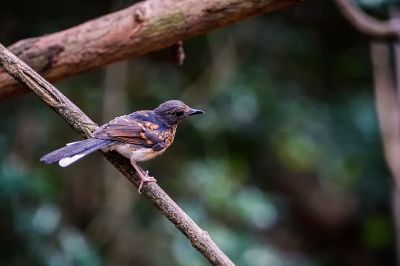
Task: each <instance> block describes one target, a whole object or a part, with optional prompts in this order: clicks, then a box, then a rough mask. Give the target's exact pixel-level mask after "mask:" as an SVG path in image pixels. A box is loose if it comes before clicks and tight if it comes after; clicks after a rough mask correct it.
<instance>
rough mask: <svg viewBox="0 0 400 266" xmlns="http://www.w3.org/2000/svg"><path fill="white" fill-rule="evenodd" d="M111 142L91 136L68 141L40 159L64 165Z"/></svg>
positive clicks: (111, 141) (48, 162)
mask: <svg viewBox="0 0 400 266" xmlns="http://www.w3.org/2000/svg"><path fill="white" fill-rule="evenodd" d="M113 142H114V141H113V140H107V139H95V138H91V139H85V140H81V141H77V142H72V143H68V144H67V145H66V146H65V147H62V148H60V149H58V150H55V151H52V152H50V153H49V154H47V155H45V156H43V157H42V158H41V159H40V161H42V162H44V163H46V164H50V163H55V162H58V164H59V165H60V166H62V167H66V166H68V165H70V164H71V163H73V162H75V161H77V160H79V159H80V158H82V157H83V156H85V155H88V154H89V153H92V152H94V151H97V150H99V149H102V148H104V147H106V146H108V145H110V144H111V143H113Z"/></svg>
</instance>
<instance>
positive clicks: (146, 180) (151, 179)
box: [138, 171, 157, 194]
mask: <svg viewBox="0 0 400 266" xmlns="http://www.w3.org/2000/svg"><path fill="white" fill-rule="evenodd" d="M139 177H140V184H139V188H138V192H139V194H142V192H141V190H142V187H143V185H144V183H149V182H154V183H157V179H155V178H154V177H152V176H149V171H145V172H144V174H143V173H141V174H139Z"/></svg>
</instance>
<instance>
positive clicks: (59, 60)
mask: <svg viewBox="0 0 400 266" xmlns="http://www.w3.org/2000/svg"><path fill="white" fill-rule="evenodd" d="M300 1H301V0H246V1H245V0H213V1H198V0H180V1H175V0H147V1H143V2H139V3H137V4H135V5H132V6H131V7H129V8H126V9H124V10H121V11H118V12H115V13H111V14H108V15H106V16H103V17H100V18H97V19H95V20H91V21H88V22H86V23H83V24H81V25H78V26H76V27H73V28H70V29H67V30H64V31H60V32H57V33H53V34H50V35H46V36H43V37H37V38H31V39H26V40H22V41H19V42H17V43H15V44H13V45H11V46H10V47H9V49H10V51H11V52H12V53H14V54H15V55H16V56H18V57H19V58H21V59H22V60H23V61H24V62H26V63H27V64H28V65H30V66H31V67H32V68H33V69H35V70H36V71H37V72H38V73H40V74H42V75H43V76H44V77H45V78H46V79H47V80H49V81H57V80H61V79H64V78H67V77H70V76H73V75H76V74H78V73H82V72H85V71H88V70H91V69H94V68H98V67H100V66H104V65H106V64H109V63H112V62H115V61H117V60H122V59H126V58H127V57H132V56H139V55H143V54H145V53H148V52H151V51H155V50H159V49H162V48H165V47H169V46H171V45H173V44H174V43H177V42H179V41H182V40H184V39H188V38H190V37H193V36H196V35H199V34H202V33H205V32H207V31H210V30H213V29H216V28H220V27H223V26H226V25H229V24H233V23H235V22H237V21H240V20H243V19H246V18H248V17H251V16H254V15H258V14H261V13H265V12H272V11H275V10H278V9H280V8H284V7H286V6H288V5H290V4H292V3H295V2H300ZM27 91H28V90H26V88H24V87H23V86H21V85H18V83H16V82H15V80H13V79H12V78H10V77H9V76H8V75H7V74H6V73H4V72H3V73H0V100H1V99H5V98H8V97H11V96H14V95H18V94H22V93H24V92H27Z"/></svg>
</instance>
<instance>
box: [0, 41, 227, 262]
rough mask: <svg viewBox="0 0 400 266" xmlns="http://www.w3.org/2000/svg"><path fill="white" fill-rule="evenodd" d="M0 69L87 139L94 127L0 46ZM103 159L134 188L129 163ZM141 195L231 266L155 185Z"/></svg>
mask: <svg viewBox="0 0 400 266" xmlns="http://www.w3.org/2000/svg"><path fill="white" fill-rule="evenodd" d="M0 67H1V68H3V69H4V70H5V71H6V72H7V73H9V74H10V75H11V76H13V77H14V78H15V79H16V80H18V81H19V82H21V83H22V84H25V85H27V86H28V87H29V88H30V89H31V90H32V91H33V92H34V93H35V94H36V95H38V96H39V97H40V98H41V99H42V100H43V101H44V102H45V103H46V104H47V105H48V106H49V107H50V108H52V109H53V110H54V111H55V112H56V113H58V114H59V115H60V116H61V117H62V118H63V119H64V120H65V121H66V122H67V123H68V124H69V125H70V126H71V127H72V128H73V129H74V130H75V131H76V132H78V133H79V134H80V135H82V136H84V137H90V136H91V135H92V132H93V131H94V130H96V129H97V125H96V124H95V123H94V122H93V121H92V120H90V118H89V117H88V116H87V115H85V114H84V113H83V112H82V111H81V110H80V109H79V108H78V107H77V106H76V105H75V104H73V103H72V102H71V101H70V100H69V99H68V98H67V97H65V96H64V95H63V94H62V93H61V92H60V91H59V90H57V89H56V88H55V87H54V86H53V85H51V84H50V83H49V82H47V81H46V80H45V79H43V78H42V77H41V76H40V75H39V74H37V73H36V72H35V71H34V70H33V69H32V68H30V67H29V66H28V65H27V64H25V63H24V62H22V61H21V60H20V59H18V58H17V57H16V56H15V55H13V54H12V53H11V52H10V51H8V50H7V49H6V48H5V47H4V46H3V45H1V44H0ZM103 154H104V155H105V156H106V158H107V159H108V160H109V161H110V162H111V163H112V164H113V165H114V166H115V167H116V168H117V169H118V170H120V172H121V173H122V174H123V175H124V176H125V177H126V178H127V179H128V180H129V181H130V182H132V183H133V184H135V186H136V187H138V186H139V182H140V181H139V178H138V177H137V176H136V173H135V171H134V170H133V168H132V167H131V165H130V163H129V160H128V159H126V158H124V157H122V156H121V155H119V154H118V153H115V152H114V153H103ZM142 193H143V195H144V196H145V197H146V198H148V199H149V200H151V201H152V202H153V203H154V205H155V206H156V207H157V208H159V209H160V210H161V212H162V213H163V214H164V215H165V216H166V217H167V218H168V219H169V220H170V221H171V222H172V223H173V224H174V225H175V226H176V227H177V228H178V229H179V230H180V231H181V232H182V233H183V234H184V235H185V236H186V237H187V238H188V239H189V240H190V242H191V243H192V245H193V246H194V247H195V248H196V249H197V250H198V251H199V252H200V253H201V254H203V256H204V257H206V258H207V259H208V260H209V261H210V262H211V263H212V264H214V265H234V264H233V262H232V261H231V260H230V259H229V258H228V257H227V256H226V255H225V254H224V253H223V252H222V251H221V250H220V249H219V247H218V246H217V245H216V244H215V243H214V241H213V240H212V239H211V237H210V236H209V234H208V233H207V232H206V231H204V230H202V229H201V228H200V227H199V226H198V225H197V224H196V223H195V222H194V221H193V220H192V219H191V218H190V217H189V216H188V215H187V214H186V213H185V212H184V211H183V210H182V209H181V208H180V207H179V206H178V205H177V204H176V203H175V202H174V201H173V200H172V199H171V198H170V197H169V196H168V195H167V194H166V193H165V192H164V191H163V190H162V189H161V188H160V187H159V186H158V185H157V184H155V183H149V184H147V185H146V186H145V187H143V189H142Z"/></svg>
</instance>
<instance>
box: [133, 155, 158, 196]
mask: <svg viewBox="0 0 400 266" xmlns="http://www.w3.org/2000/svg"><path fill="white" fill-rule="evenodd" d="M131 164H132V166H133V168H135V170H136V173H137V174H138V176H139V177H140V184H139V188H138V192H139V194H142V192H141V190H142V187H143V185H144V183H149V182H154V183H157V179H155V178H154V177H152V176H149V171H143V169H142V168H140V167H139V165H137V164H136V162H135V161H134V160H132V159H131Z"/></svg>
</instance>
